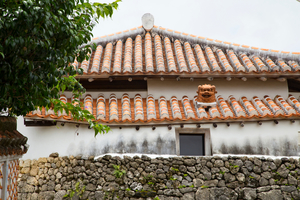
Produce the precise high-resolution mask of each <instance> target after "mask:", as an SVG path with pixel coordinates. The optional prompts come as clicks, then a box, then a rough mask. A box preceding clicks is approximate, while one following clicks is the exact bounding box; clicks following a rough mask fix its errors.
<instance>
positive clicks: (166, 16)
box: [93, 0, 300, 52]
mask: <svg viewBox="0 0 300 200" xmlns="http://www.w3.org/2000/svg"><path fill="white" fill-rule="evenodd" d="M93 1H98V2H103V1H101V0H93ZM106 2H107V1H106ZM108 2H111V1H108ZM145 13H151V14H152V15H153V16H154V24H155V25H157V26H162V27H164V28H169V29H172V30H176V31H180V32H185V33H188V34H194V35H197V36H203V37H209V38H212V39H218V40H222V41H228V42H234V43H238V44H245V45H249V46H255V47H259V48H267V49H276V50H283V51H292V52H300V2H298V1H296V0H251V1H250V0H181V1H179V0H123V1H122V2H121V3H119V9H118V10H117V11H115V13H114V15H113V17H112V19H110V18H107V19H104V20H101V21H100V23H99V24H98V25H97V26H96V27H95V28H94V30H93V34H94V37H98V36H103V35H107V34H111V33H116V32H119V31H124V30H127V29H131V28H134V27H138V26H141V25H142V21H141V17H142V16H143V14H145Z"/></svg>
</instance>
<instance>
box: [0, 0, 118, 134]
mask: <svg viewBox="0 0 300 200" xmlns="http://www.w3.org/2000/svg"><path fill="white" fill-rule="evenodd" d="M119 1H120V0H116V1H115V2H113V3H110V4H104V3H103V4H101V3H89V1H88V0H67V1H66V0H1V1H0V30H1V31H0V111H1V110H6V109H8V110H9V114H10V115H26V114H27V113H28V112H30V111H32V110H35V109H36V108H37V107H46V108H49V107H52V108H54V110H55V111H58V110H61V111H62V109H65V111H68V112H71V114H72V116H73V117H74V119H76V120H82V119H84V118H85V119H86V120H87V121H88V122H90V126H91V127H93V128H94V129H95V134H97V133H99V132H100V133H104V132H107V130H108V129H109V128H108V127H106V126H102V125H101V124H97V123H95V122H94V117H93V115H91V114H90V113H89V112H88V111H86V110H82V107H81V105H80V104H76V103H74V102H72V103H69V104H64V103H62V102H61V101H59V100H58V98H59V96H60V94H61V92H63V91H64V90H70V91H72V92H73V94H74V95H75V100H76V98H78V97H79V96H80V95H81V94H82V93H83V92H85V90H84V88H83V87H82V86H81V84H80V83H79V82H78V81H77V80H76V79H75V78H74V76H75V75H76V74H82V70H81V69H76V68H74V67H73V66H72V65H70V63H73V62H74V60H75V58H76V59H77V61H79V62H82V61H83V60H84V59H88V57H87V55H88V54H89V53H90V52H91V48H93V47H92V46H91V45H84V46H83V44H87V43H88V42H89V41H90V40H91V37H92V29H93V27H94V25H95V24H96V23H97V22H98V20H99V18H101V17H102V18H105V17H111V16H112V14H113V10H114V9H117V7H118V2H119ZM79 47H80V48H79ZM68 112H67V113H68Z"/></svg>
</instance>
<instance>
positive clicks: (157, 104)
mask: <svg viewBox="0 0 300 200" xmlns="http://www.w3.org/2000/svg"><path fill="white" fill-rule="evenodd" d="M61 100H63V101H64V102H71V99H67V98H66V97H65V96H61ZM195 100H196V97H195V98H194V99H189V98H188V97H187V96H183V97H182V98H181V99H178V98H177V97H175V96H173V97H172V98H171V99H166V98H165V97H163V96H161V97H160V98H158V99H154V97H153V96H152V95H148V96H147V98H143V97H142V96H141V95H140V94H136V95H135V96H134V97H133V98H130V97H129V95H128V94H126V93H125V94H123V96H122V98H120V99H118V98H116V95H115V94H111V95H110V97H109V98H104V96H103V95H101V94H100V95H99V97H98V98H97V99H93V98H92V96H90V95H86V96H85V98H84V99H82V102H83V105H84V109H86V110H88V111H90V112H91V113H93V115H94V116H95V118H96V120H97V121H99V122H109V123H110V124H115V123H117V124H118V123H136V124H143V123H150V122H153V123H170V122H178V123H180V122H199V123H202V122H204V123H205V122H217V121H224V120H225V121H253V120H254V121H255V120H257V121H258V120H272V119H273V120H274V119H295V118H299V117H300V103H299V101H298V100H297V99H296V98H295V97H294V96H291V95H290V96H289V98H288V99H286V100H285V99H284V98H282V97H281V96H279V95H277V96H276V97H275V98H274V99H272V98H270V97H269V96H268V95H266V96H264V98H262V99H260V98H258V97H257V96H254V97H253V98H251V99H248V98H247V97H245V96H243V97H241V98H236V97H234V96H229V97H228V99H225V98H223V97H222V96H220V95H219V96H217V106H216V107H212V108H209V109H208V110H205V109H204V108H202V107H199V108H197V106H196V102H195ZM26 118H34V119H41V118H43V119H49V120H57V121H60V120H61V121H72V117H71V115H69V114H67V113H65V112H63V113H58V115H55V114H54V112H53V110H51V109H49V110H46V109H45V108H42V109H38V110H35V111H33V112H30V113H29V114H28V115H27V116H26Z"/></svg>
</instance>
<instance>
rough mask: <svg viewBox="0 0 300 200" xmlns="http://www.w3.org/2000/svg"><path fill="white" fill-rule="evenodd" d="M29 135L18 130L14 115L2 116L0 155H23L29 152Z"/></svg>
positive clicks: (0, 121) (0, 119)
mask: <svg viewBox="0 0 300 200" xmlns="http://www.w3.org/2000/svg"><path fill="white" fill-rule="evenodd" d="M26 142H27V137H25V136H23V135H22V134H21V133H20V132H19V131H17V130H16V119H15V118H14V117H0V156H16V155H23V154H24V153H26V152H27V145H26Z"/></svg>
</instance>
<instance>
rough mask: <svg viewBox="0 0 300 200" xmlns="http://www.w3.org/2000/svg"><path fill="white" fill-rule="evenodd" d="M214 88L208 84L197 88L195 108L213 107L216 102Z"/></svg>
mask: <svg viewBox="0 0 300 200" xmlns="http://www.w3.org/2000/svg"><path fill="white" fill-rule="evenodd" d="M216 93H217V91H216V87H215V86H214V85H210V84H204V85H199V86H198V91H197V94H198V97H197V99H196V105H197V107H198V108H199V107H203V108H205V109H208V108H209V107H215V106H216V104H217V102H216V95H215V94H216Z"/></svg>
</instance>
